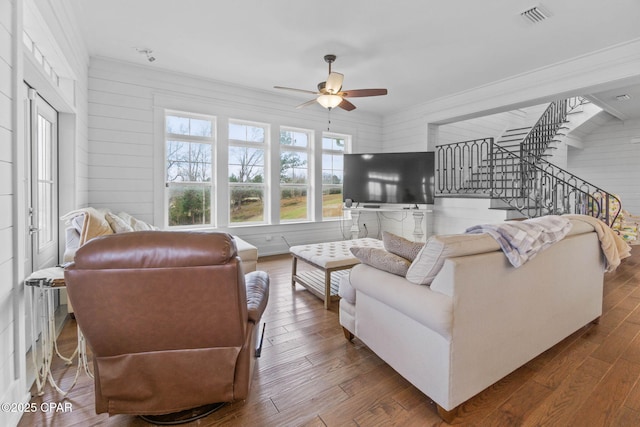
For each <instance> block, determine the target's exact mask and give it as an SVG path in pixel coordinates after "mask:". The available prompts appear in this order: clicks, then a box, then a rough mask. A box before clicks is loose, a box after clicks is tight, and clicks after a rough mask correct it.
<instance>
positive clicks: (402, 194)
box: [342, 151, 435, 204]
mask: <svg viewBox="0 0 640 427" xmlns="http://www.w3.org/2000/svg"><path fill="white" fill-rule="evenodd" d="M434 159H435V155H434V152H433V151H425V152H410V153H366V154H345V155H344V184H343V189H342V191H343V198H344V200H345V201H346V200H348V199H350V200H351V201H352V202H353V203H404V204H433V203H434V200H433V193H434V188H435V181H434V180H435V178H434V174H435V171H434V161H435V160H434Z"/></svg>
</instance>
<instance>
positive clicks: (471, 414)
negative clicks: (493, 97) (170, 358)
mask: <svg viewBox="0 0 640 427" xmlns="http://www.w3.org/2000/svg"><path fill="white" fill-rule="evenodd" d="M634 252H635V253H634V254H633V255H632V257H631V258H629V259H627V260H625V261H624V262H623V264H622V265H621V266H620V268H618V270H617V271H616V272H615V273H613V274H606V275H605V288H604V312H603V315H602V318H601V320H600V323H599V324H598V325H595V324H590V325H587V326H585V327H584V328H582V329H580V330H579V331H577V332H575V333H574V334H573V335H571V336H570V337H568V338H566V339H565V340H564V341H562V342H560V343H559V344H557V345H556V346H554V347H553V348H551V349H549V350H548V351H546V352H544V353H543V354H541V355H540V356H538V357H537V358H535V359H534V360H532V361H530V362H529V363H527V364H526V365H525V366H523V367H521V368H520V369H518V370H516V371H515V372H513V373H511V374H510V375H508V376H507V377H506V378H504V379H503V380H501V381H500V382H498V383H496V384H494V385H493V386H491V387H489V388H488V389H486V390H484V391H483V392H482V393H480V394H479V395H477V396H475V397H474V398H472V399H471V400H469V401H468V402H466V403H465V404H463V405H462V407H461V409H460V411H459V415H458V418H457V419H456V420H455V421H454V422H455V423H456V424H461V425H474V426H552V425H553V426H638V425H640V381H638V380H639V378H640V269H639V266H640V250H637V251H634ZM258 268H259V269H261V270H265V271H267V272H268V273H269V274H270V276H271V294H270V300H269V306H268V308H267V311H266V313H265V318H266V321H267V332H266V334H265V337H266V342H265V344H264V348H263V351H262V357H261V358H260V359H259V361H258V365H257V367H258V369H257V372H256V375H255V377H254V379H253V383H252V389H251V392H250V397H249V398H248V399H247V400H246V401H241V402H236V403H233V404H229V405H226V406H225V407H223V408H222V409H221V410H219V411H218V412H216V413H214V414H212V415H210V416H209V417H207V418H205V419H202V420H200V421H199V422H195V423H192V424H191V425H197V426H218V425H224V426H341V427H342V426H387V425H389V426H390V425H398V426H440V425H446V424H445V423H444V422H442V420H441V419H440V418H439V417H438V415H437V413H436V408H435V405H434V404H433V402H431V401H430V399H429V398H428V397H426V396H425V395H423V394H422V393H421V392H419V391H418V390H417V389H416V388H415V387H413V386H412V385H411V384H409V382H407V381H406V380H405V379H403V378H402V377H401V376H400V375H398V374H397V373H396V372H395V371H394V370H393V369H391V368H390V367H389V366H387V365H386V364H385V363H384V362H383V361H382V360H380V359H379V358H378V357H377V356H376V355H375V354H373V353H372V352H371V351H370V350H369V349H367V347H366V346H364V345H363V344H362V342H360V341H359V340H358V339H355V340H354V342H353V343H350V342H348V341H347V340H346V339H345V338H344V336H343V334H342V330H341V327H340V325H339V323H338V313H337V304H333V308H332V309H331V310H330V311H327V310H325V309H324V307H323V304H322V301H320V300H319V299H317V298H315V297H314V296H312V295H311V294H309V292H307V291H305V290H303V289H302V288H301V287H299V286H297V287H296V288H295V289H292V288H291V285H290V280H291V266H290V258H289V256H288V255H286V256H276V257H269V258H265V259H261V260H260V261H259V265H258ZM75 328H76V324H75V321H73V320H70V321H69V322H67V324H66V326H65V327H64V329H63V331H62V333H61V335H60V339H59V344H60V350H61V351H62V353H63V354H70V353H71V352H72V349H73V348H74V347H75V339H76V329H75ZM74 375H75V366H71V367H67V366H64V364H63V363H62V362H61V361H60V360H56V364H55V366H54V376H55V378H62V380H61V382H62V386H63V388H64V387H65V386H67V385H68V384H70V383H71V382H72V381H73V376H74ZM32 402H35V403H36V404H37V405H40V404H41V403H42V402H45V403H50V402H69V403H71V406H72V411H71V412H58V413H56V412H42V411H38V412H35V413H26V414H24V416H23V418H22V420H21V422H20V424H19V425H20V426H65V427H70V426H97V425H101V426H146V425H148V424H147V423H146V422H144V421H143V420H141V419H140V418H138V417H133V416H124V415H117V416H113V417H108V416H107V415H105V414H101V415H96V414H95V411H94V403H93V381H92V380H91V379H89V378H88V377H87V376H86V375H84V374H81V375H80V378H79V382H78V384H77V385H76V386H75V388H74V389H73V390H72V391H71V392H70V393H69V395H68V397H67V398H66V400H63V399H62V398H61V397H60V395H58V394H57V393H55V392H52V390H51V387H47V388H46V393H45V395H44V396H42V397H34V398H33V399H32Z"/></svg>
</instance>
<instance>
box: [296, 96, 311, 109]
mask: <svg viewBox="0 0 640 427" xmlns="http://www.w3.org/2000/svg"><path fill="white" fill-rule="evenodd" d="M315 103H316V99H315V98H314V99H312V100H311V101H307V102H305V103H303V104H300V105H298V106H297V107H296V108H297V109H298V108H304V107H308V106H309V105H313V104H315Z"/></svg>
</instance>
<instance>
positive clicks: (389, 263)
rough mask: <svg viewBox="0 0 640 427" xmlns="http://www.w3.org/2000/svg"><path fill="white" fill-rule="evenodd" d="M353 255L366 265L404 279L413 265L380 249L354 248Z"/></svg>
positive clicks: (352, 249)
mask: <svg viewBox="0 0 640 427" xmlns="http://www.w3.org/2000/svg"><path fill="white" fill-rule="evenodd" d="M351 253H352V254H353V255H354V256H355V257H356V258H358V259H359V260H360V262H362V263H364V264H367V265H370V266H371V267H375V268H377V269H378V270H382V271H386V272H388V273H392V274H395V275H398V276H402V277H404V276H405V275H406V274H407V270H408V269H409V266H410V265H411V263H410V262H409V261H408V260H407V259H405V258H402V257H400V256H398V255H395V254H392V253H391V252H387V251H385V250H384V249H380V248H371V247H360V246H354V247H352V248H351Z"/></svg>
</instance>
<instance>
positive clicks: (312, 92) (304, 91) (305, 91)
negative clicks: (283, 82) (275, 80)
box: [273, 86, 318, 95]
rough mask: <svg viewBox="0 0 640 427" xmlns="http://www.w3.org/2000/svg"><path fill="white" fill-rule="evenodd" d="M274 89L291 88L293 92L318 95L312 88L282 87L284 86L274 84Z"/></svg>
mask: <svg viewBox="0 0 640 427" xmlns="http://www.w3.org/2000/svg"><path fill="white" fill-rule="evenodd" d="M273 88H274V89H284V90H292V91H294V92H302V93H309V94H311V95H318V92H314V91H312V90H305V89H296V88H293V87H284V86H274V87H273Z"/></svg>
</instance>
